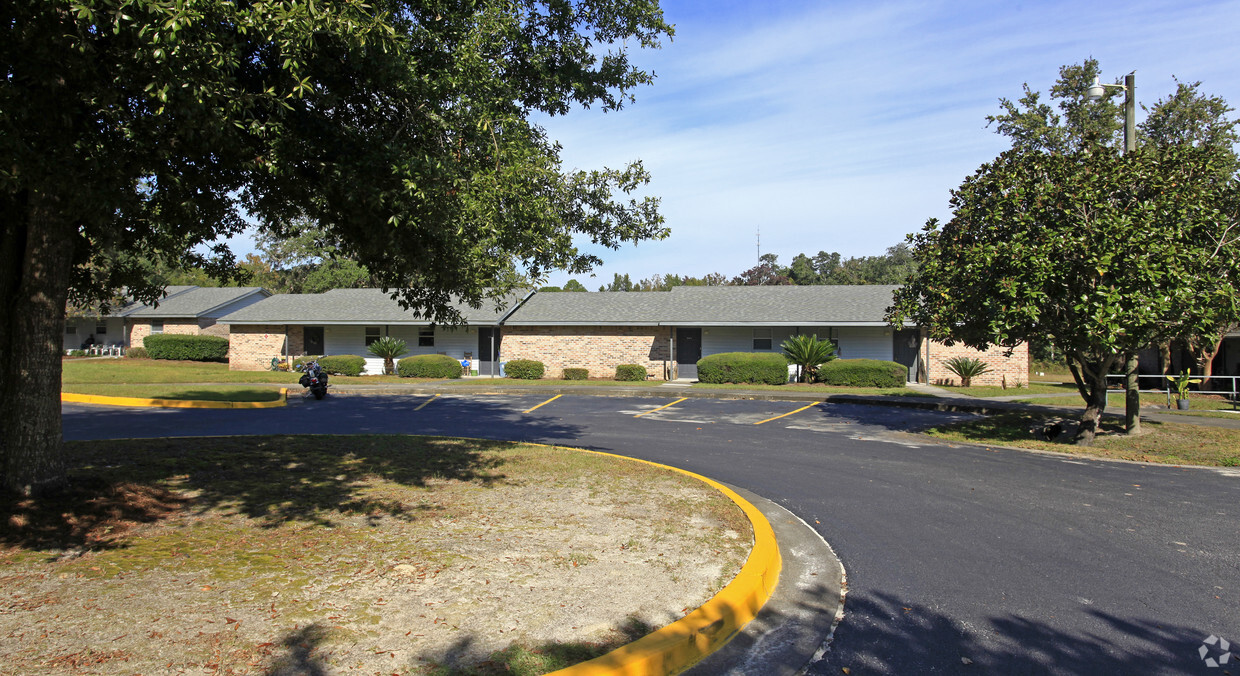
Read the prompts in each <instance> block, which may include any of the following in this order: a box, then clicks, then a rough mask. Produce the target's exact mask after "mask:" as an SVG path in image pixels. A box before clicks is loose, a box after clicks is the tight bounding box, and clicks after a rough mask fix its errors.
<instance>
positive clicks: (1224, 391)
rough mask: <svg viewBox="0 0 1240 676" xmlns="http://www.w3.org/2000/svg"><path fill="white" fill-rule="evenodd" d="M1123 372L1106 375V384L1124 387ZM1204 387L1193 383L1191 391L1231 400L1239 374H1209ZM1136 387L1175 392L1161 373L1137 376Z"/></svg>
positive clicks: (1238, 384) (1238, 387)
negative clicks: (1218, 395)
mask: <svg viewBox="0 0 1240 676" xmlns="http://www.w3.org/2000/svg"><path fill="white" fill-rule="evenodd" d="M1125 378H1126V376H1124V375H1123V374H1116V373H1112V374H1110V375H1108V376H1107V385H1109V386H1110V387H1119V388H1123V387H1124V379H1125ZM1189 378H1191V379H1194V380H1197V379H1200V378H1201V376H1195V375H1189ZM1205 385H1206V389H1197V388H1199V387H1200V385H1193V389H1192V392H1193V393H1194V394H1221V395H1225V396H1230V397H1231V399H1232V400H1233V401H1235V400H1236V399H1237V397H1238V396H1240V376H1210V381H1209V382H1207V383H1205ZM1137 389H1139V390H1141V391H1143V392H1167V393H1174V392H1175V383H1173V382H1171V381H1170V380H1168V379H1167V376H1163V375H1156V374H1154V375H1146V374H1142V375H1139V376H1137Z"/></svg>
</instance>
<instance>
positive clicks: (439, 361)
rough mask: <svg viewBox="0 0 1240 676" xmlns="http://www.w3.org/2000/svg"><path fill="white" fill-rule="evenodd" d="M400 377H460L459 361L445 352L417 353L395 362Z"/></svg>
mask: <svg viewBox="0 0 1240 676" xmlns="http://www.w3.org/2000/svg"><path fill="white" fill-rule="evenodd" d="M396 375H398V376H401V377H402V378H460V377H461V362H459V361H457V360H455V359H453V358H452V357H449V356H448V355H446V354H419V355H414V356H412V357H405V358H404V359H402V360H400V361H398V362H396Z"/></svg>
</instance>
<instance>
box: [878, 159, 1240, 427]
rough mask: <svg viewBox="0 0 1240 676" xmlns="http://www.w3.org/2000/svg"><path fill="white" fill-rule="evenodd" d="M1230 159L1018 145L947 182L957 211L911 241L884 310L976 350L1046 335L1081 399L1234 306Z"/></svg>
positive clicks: (1236, 196)
mask: <svg viewBox="0 0 1240 676" xmlns="http://www.w3.org/2000/svg"><path fill="white" fill-rule="evenodd" d="M1227 161H1228V159H1227V157H1226V156H1225V155H1223V154H1220V153H1219V152H1217V151H1216V150H1212V149H1209V148H1192V147H1188V146H1176V147H1172V148H1167V149H1165V150H1162V151H1159V152H1155V151H1154V150H1152V149H1151V150H1150V151H1146V152H1138V153H1133V154H1131V155H1125V156H1118V155H1115V154H1113V153H1106V152H1088V151H1084V152H1079V153H1073V154H1067V155H1063V154H1046V153H1041V152H1037V151H1032V150H1021V149H1014V150H1010V151H1007V152H1005V153H1003V154H1002V155H1000V156H999V157H998V158H997V159H996V160H994V161H993V162H990V163H987V164H985V165H983V166H982V167H981V168H980V169H978V171H977V172H976V173H975V174H974V175H973V176H971V177H969V178H968V179H966V180H965V182H964V183H963V184H962V185H961V186H960V187H959V188H958V189H956V190H954V191H953V192H952V197H951V208H952V214H953V215H952V219H951V220H950V221H949V222H948V223H947V224H945V225H944V226H943V227H941V228H940V227H939V224H938V223H937V222H936V221H934V220H931V221H930V222H929V223H928V224H927V225H926V227H925V229H924V230H923V231H922V232H921V233H919V234H917V235H915V236H912V237H911V241H912V243H913V247H914V252H915V255H916V257H917V259H918V262H919V264H920V265H919V269H918V273H917V274H916V275H915V276H914V278H913V280H912V282H911V283H910V284H909V285H907V286H905V287H903V288H901V289H900V290H899V291H897V293H896V296H895V303H894V305H893V307H892V308H891V310H890V312H889V317H888V318H889V319H890V320H891V321H893V322H900V321H903V320H905V319H912V320H913V321H915V322H917V323H919V324H921V325H923V326H927V327H929V331H930V334H931V336H932V337H933V338H935V339H938V340H944V341H947V342H948V343H949V344H950V343H952V342H955V341H959V342H963V343H965V344H966V345H969V346H972V347H976V348H984V347H986V346H988V345H1000V346H1005V347H1012V346H1015V345H1017V344H1018V343H1020V342H1026V341H1029V340H1031V339H1033V338H1035V337H1038V336H1046V337H1049V338H1050V339H1051V340H1052V342H1053V343H1054V344H1055V345H1056V346H1058V347H1059V348H1060V349H1061V350H1063V351H1064V352H1065V353H1066V354H1067V355H1068V357H1069V366H1070V367H1071V369H1072V372H1073V375H1074V376H1075V378H1076V381H1077V384H1078V387H1079V389H1080V391H1081V396H1082V397H1083V398H1084V399H1085V401H1086V403H1087V405H1088V408H1087V410H1086V413H1085V415H1084V417H1083V418H1082V423H1083V424H1082V427H1081V430H1082V432H1081V435H1080V436H1079V437H1078V440H1079V441H1081V442H1082V443H1088V442H1090V441H1092V438H1093V433H1094V430H1095V429H1096V424H1097V420H1098V416H1099V415H1100V414H1101V412H1102V410H1103V409H1104V408H1105V407H1106V392H1107V388H1106V375H1107V373H1109V372H1110V370H1111V368H1112V367H1113V366H1115V365H1116V363H1117V361H1118V360H1120V359H1121V357H1122V356H1123V355H1126V354H1130V353H1132V352H1135V351H1136V350H1139V349H1141V348H1144V347H1147V346H1149V345H1152V344H1155V343H1157V342H1158V341H1160V340H1163V339H1166V338H1169V337H1172V336H1177V335H1183V334H1184V333H1185V332H1200V331H1208V330H1212V328H1213V327H1215V326H1217V324H1218V322H1220V321H1223V319H1224V318H1226V317H1236V316H1240V188H1238V187H1237V184H1236V181H1235V179H1234V177H1233V176H1230V175H1226V174H1222V173H1220V172H1219V165H1220V164H1221V163H1225V162H1227Z"/></svg>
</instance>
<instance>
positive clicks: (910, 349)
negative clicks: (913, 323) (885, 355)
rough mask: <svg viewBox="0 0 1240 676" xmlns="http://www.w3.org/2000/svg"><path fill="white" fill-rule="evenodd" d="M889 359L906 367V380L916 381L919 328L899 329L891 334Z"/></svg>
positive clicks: (918, 369) (919, 365)
mask: <svg viewBox="0 0 1240 676" xmlns="http://www.w3.org/2000/svg"><path fill="white" fill-rule="evenodd" d="M891 359H892V361H894V362H896V363H897V364H903V365H905V366H907V367H908V382H910V383H915V382H918V380H917V375H918V372H919V371H920V370H921V330H920V329H900V330H899V331H896V332H895V333H893V334H892V336H891Z"/></svg>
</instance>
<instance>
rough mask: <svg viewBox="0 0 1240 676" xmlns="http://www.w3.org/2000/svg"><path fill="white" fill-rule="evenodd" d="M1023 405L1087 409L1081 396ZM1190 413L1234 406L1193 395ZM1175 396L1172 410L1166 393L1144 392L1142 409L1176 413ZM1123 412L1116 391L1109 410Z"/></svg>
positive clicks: (1215, 398) (1120, 394)
mask: <svg viewBox="0 0 1240 676" xmlns="http://www.w3.org/2000/svg"><path fill="white" fill-rule="evenodd" d="M1016 401H1017V402H1019V403H1022V404H1041V405H1043V406H1075V407H1077V408H1081V409H1084V408H1085V400H1084V399H1081V396H1080V395H1079V394H1077V395H1075V396H1070V397H1047V398H1038V399H1017V400H1016ZM1188 402H1189V404H1188V405H1189V410H1190V411H1221V410H1230V409H1231V408H1232V406H1233V404H1232V402H1231V401H1229V400H1228V399H1227V398H1225V397H1221V396H1218V395H1213V394H1193V395H1191V396H1190V397H1189V398H1188ZM1175 405H1176V403H1175V399H1174V396H1173V398H1172V400H1171V406H1172V408H1171V409H1168V408H1167V394H1166V393H1165V392H1142V393H1141V407H1142V408H1161V409H1163V410H1164V411H1166V412H1169V413H1174V412H1176V409H1175V408H1174V407H1175ZM1116 409H1118V410H1121V411H1122V410H1123V409H1124V393H1123V392H1120V391H1118V390H1117V391H1114V392H1111V393H1110V394H1108V395H1107V410H1109V411H1110V410H1116Z"/></svg>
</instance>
